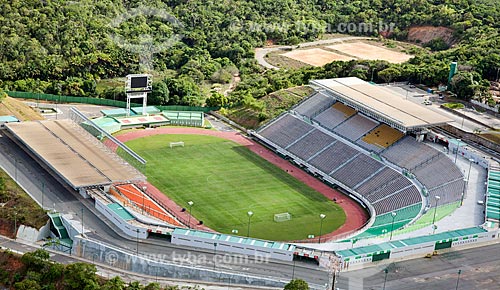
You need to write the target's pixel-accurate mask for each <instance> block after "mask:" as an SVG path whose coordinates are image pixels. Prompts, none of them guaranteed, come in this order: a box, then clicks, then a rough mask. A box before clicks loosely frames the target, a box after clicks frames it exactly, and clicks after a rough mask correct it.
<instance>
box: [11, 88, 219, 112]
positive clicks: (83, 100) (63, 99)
mask: <svg viewBox="0 0 500 290" xmlns="http://www.w3.org/2000/svg"><path fill="white" fill-rule="evenodd" d="M7 94H8V95H9V96H11V97H13V98H22V99H33V100H41V101H49V102H58V103H79V104H92V105H101V106H111V107H119V108H126V107H127V102H124V101H116V100H108V99H98V98H90V97H74V96H59V95H52V94H40V93H30V92H15V91H7ZM130 106H131V107H141V106H142V104H137V103H131V104H130ZM156 107H157V108H158V109H160V110H161V111H197V112H204V113H208V112H210V111H217V110H219V109H220V108H219V107H190V106H156Z"/></svg>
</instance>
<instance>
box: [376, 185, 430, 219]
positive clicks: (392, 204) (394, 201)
mask: <svg viewBox="0 0 500 290" xmlns="http://www.w3.org/2000/svg"><path fill="white" fill-rule="evenodd" d="M421 202H422V198H421V196H420V193H419V192H418V189H417V188H416V187H415V186H413V185H411V186H408V187H407V188H405V189H403V190H401V191H399V192H397V193H395V194H392V195H389V196H388V197H385V198H383V199H379V200H378V201H374V202H373V203H372V205H373V207H374V208H375V212H377V214H384V213H387V212H391V211H395V210H397V209H400V208H403V207H406V206H410V205H412V204H415V203H421Z"/></svg>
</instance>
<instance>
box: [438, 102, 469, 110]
mask: <svg viewBox="0 0 500 290" xmlns="http://www.w3.org/2000/svg"><path fill="white" fill-rule="evenodd" d="M442 106H443V107H445V108H448V109H463V108H465V106H464V104H462V103H446V104H443V105H442Z"/></svg>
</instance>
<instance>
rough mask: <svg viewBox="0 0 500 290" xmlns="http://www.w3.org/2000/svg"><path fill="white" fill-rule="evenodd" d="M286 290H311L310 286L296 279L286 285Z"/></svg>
mask: <svg viewBox="0 0 500 290" xmlns="http://www.w3.org/2000/svg"><path fill="white" fill-rule="evenodd" d="M283 289H284V290H309V285H308V284H307V282H306V281H304V280H301V279H294V280H292V281H290V282H289V283H288V284H286V285H285V288H283Z"/></svg>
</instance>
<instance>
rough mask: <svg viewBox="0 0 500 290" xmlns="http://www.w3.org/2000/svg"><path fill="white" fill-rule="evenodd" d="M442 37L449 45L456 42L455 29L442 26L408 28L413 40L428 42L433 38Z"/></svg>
mask: <svg viewBox="0 0 500 290" xmlns="http://www.w3.org/2000/svg"><path fill="white" fill-rule="evenodd" d="M436 38H441V39H443V41H444V42H446V43H447V44H448V45H452V44H453V43H454V42H455V39H454V38H453V29H451V28H448V27H441V26H437V27H435V26H418V27H417V26H416V27H411V28H410V29H409V30H408V40H409V41H413V42H420V43H427V42H429V41H431V40H433V39H436Z"/></svg>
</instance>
